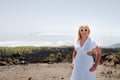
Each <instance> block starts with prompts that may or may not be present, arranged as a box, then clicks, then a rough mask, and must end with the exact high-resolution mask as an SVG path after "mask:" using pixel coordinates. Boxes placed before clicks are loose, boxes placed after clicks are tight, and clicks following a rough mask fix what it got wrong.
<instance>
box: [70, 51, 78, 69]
mask: <svg viewBox="0 0 120 80" xmlns="http://www.w3.org/2000/svg"><path fill="white" fill-rule="evenodd" d="M76 54H77V51H76V50H75V49H74V50H73V54H72V64H71V68H72V69H73V67H74V59H75V57H76Z"/></svg>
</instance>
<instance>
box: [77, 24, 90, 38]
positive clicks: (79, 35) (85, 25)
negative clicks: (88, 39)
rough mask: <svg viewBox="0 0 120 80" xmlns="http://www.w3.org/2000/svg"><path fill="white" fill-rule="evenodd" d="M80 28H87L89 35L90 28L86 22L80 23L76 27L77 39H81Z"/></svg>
mask: <svg viewBox="0 0 120 80" xmlns="http://www.w3.org/2000/svg"><path fill="white" fill-rule="evenodd" d="M81 28H87V29H88V34H89V35H90V28H89V26H88V25H87V24H82V25H80V27H79V28H78V36H77V40H80V39H81V33H80V29H81Z"/></svg>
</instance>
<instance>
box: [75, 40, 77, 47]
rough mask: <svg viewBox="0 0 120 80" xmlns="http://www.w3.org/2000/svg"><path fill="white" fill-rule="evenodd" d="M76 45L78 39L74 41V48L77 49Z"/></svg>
mask: <svg viewBox="0 0 120 80" xmlns="http://www.w3.org/2000/svg"><path fill="white" fill-rule="evenodd" d="M76 46H77V41H76V40H75V41H74V49H76Z"/></svg>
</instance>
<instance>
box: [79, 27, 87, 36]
mask: <svg viewBox="0 0 120 80" xmlns="http://www.w3.org/2000/svg"><path fill="white" fill-rule="evenodd" d="M79 31H80V35H81V37H88V35H89V29H88V28H87V27H81V28H80V30H79Z"/></svg>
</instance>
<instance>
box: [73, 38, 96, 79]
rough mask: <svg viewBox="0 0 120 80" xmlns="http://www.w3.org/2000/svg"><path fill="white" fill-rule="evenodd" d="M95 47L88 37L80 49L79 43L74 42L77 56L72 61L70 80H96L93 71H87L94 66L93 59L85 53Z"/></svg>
mask: <svg viewBox="0 0 120 80" xmlns="http://www.w3.org/2000/svg"><path fill="white" fill-rule="evenodd" d="M96 46H97V44H96V42H95V41H94V40H92V39H91V38H90V37H88V38H87V40H86V41H85V43H84V44H83V46H82V47H81V46H80V41H75V46H74V47H75V49H76V51H77V55H76V57H75V59H74V68H73V71H72V75H71V80H96V74H95V71H94V72H90V71H89V69H90V68H91V67H92V65H93V64H94V60H93V57H92V56H89V55H88V54H87V51H91V50H92V49H93V48H95V47H96Z"/></svg>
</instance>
